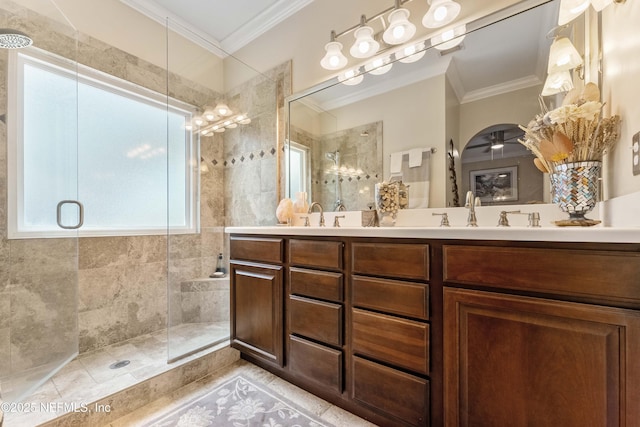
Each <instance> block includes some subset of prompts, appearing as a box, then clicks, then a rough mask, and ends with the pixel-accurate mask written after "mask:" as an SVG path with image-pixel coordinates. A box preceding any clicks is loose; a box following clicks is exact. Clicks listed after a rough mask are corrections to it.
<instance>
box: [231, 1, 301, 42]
mask: <svg viewBox="0 0 640 427" xmlns="http://www.w3.org/2000/svg"><path fill="white" fill-rule="evenodd" d="M312 2H313V0H278V1H277V2H276V3H274V4H273V5H272V6H270V7H268V8H267V9H266V10H264V11H263V12H261V13H260V14H259V15H257V16H256V17H255V18H253V19H252V20H250V21H249V22H247V23H246V24H244V25H243V26H242V27H240V28H238V29H237V30H236V31H234V32H233V33H231V35H229V36H228V37H226V38H225V39H223V40H222V41H221V46H222V49H224V50H225V51H226V52H228V53H230V54H232V53H234V52H236V51H238V50H240V49H241V48H243V47H244V46H246V45H247V44H249V43H250V42H252V41H253V40H255V39H256V38H258V37H260V36H261V35H262V34H264V33H266V32H267V31H269V30H270V29H272V28H273V27H275V26H276V25H278V24H279V23H281V22H282V21H284V20H285V19H287V18H288V17H290V16H291V15H294V14H295V13H296V12H298V11H299V10H301V9H302V8H304V7H305V6H308V5H309V4H311V3H312Z"/></svg>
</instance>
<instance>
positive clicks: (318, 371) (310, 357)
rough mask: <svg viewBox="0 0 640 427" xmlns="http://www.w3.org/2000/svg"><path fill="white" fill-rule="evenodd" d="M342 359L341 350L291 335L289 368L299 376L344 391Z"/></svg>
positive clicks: (333, 389)
mask: <svg viewBox="0 0 640 427" xmlns="http://www.w3.org/2000/svg"><path fill="white" fill-rule="evenodd" d="M342 361H343V357H342V351H340V350H334V349H332V348H329V347H325V346H323V345H320V344H316V343H313V342H311V341H307V340H305V339H302V338H299V337H295V336H293V335H291V336H289V370H290V371H291V373H293V374H295V375H297V376H301V377H304V378H307V379H309V380H311V381H314V382H316V383H319V384H321V385H323V386H325V387H328V388H329V389H330V390H332V391H334V392H336V393H342V389H343V385H342V383H343V379H342V371H343V369H342V363H343V362H342Z"/></svg>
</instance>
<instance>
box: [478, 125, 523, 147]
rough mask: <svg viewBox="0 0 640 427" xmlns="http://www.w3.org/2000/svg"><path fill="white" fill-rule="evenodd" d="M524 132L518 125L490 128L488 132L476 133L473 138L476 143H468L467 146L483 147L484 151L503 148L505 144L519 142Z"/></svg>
mask: <svg viewBox="0 0 640 427" xmlns="http://www.w3.org/2000/svg"><path fill="white" fill-rule="evenodd" d="M523 135H524V132H523V131H522V130H520V129H519V128H518V127H512V128H510V129H499V130H491V131H489V132H486V133H483V134H480V135H477V136H476V137H475V138H474V139H475V140H476V143H475V144H473V145H471V144H469V145H468V146H467V148H484V151H483V152H485V153H488V152H490V151H491V150H500V149H502V148H504V146H505V145H506V144H520V143H519V142H518V139H519V138H522V136H523Z"/></svg>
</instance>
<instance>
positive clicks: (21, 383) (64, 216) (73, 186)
mask: <svg viewBox="0 0 640 427" xmlns="http://www.w3.org/2000/svg"><path fill="white" fill-rule="evenodd" d="M30 7H32V8H33V10H34V11H36V12H37V13H33V11H26V9H25V8H24V7H23V6H20V5H18V4H17V3H15V2H12V1H7V0H0V12H1V13H0V27H11V28H16V27H17V28H18V29H20V28H28V29H30V31H32V34H28V35H29V37H30V38H31V39H33V44H34V46H36V47H43V46H46V45H47V44H48V43H49V40H50V39H51V34H50V33H49V31H50V30H49V28H50V27H51V21H52V20H53V21H56V25H57V31H59V32H63V33H65V34H66V35H67V37H68V38H67V39H66V41H65V43H66V45H65V46H62V47H61V49H62V50H64V51H65V56H66V58H65V60H66V61H68V63H69V64H70V65H71V67H72V71H71V72H70V73H66V74H65V73H58V74H56V73H53V74H50V75H48V74H46V73H44V72H43V70H42V69H40V68H38V67H37V66H33V64H29V63H26V62H24V61H23V59H24V58H23V57H21V56H20V53H24V52H33V51H37V50H38V49H34V48H27V49H20V50H12V51H7V50H4V49H0V59H2V60H1V61H0V63H1V64H2V67H1V68H0V74H3V76H2V78H3V81H5V80H6V81H8V85H7V88H6V90H5V88H4V87H3V88H2V90H1V91H0V98H2V102H1V103H2V104H3V105H8V108H7V112H8V114H7V115H3V116H2V122H1V123H0V128H1V129H0V130H1V132H0V144H2V145H3V147H2V149H1V152H2V153H5V152H7V153H8V154H7V155H6V156H4V155H3V156H0V170H2V180H3V186H4V185H5V184H6V187H7V192H6V193H5V192H3V193H2V195H0V198H1V199H2V200H1V207H0V215H2V218H1V222H0V223H2V224H7V225H8V226H7V227H2V229H1V230H0V258H1V262H0V398H1V399H2V400H3V401H5V402H17V401H20V400H22V399H24V398H25V397H26V396H28V395H30V394H31V393H32V392H33V391H35V390H36V389H37V388H38V387H39V386H40V385H42V384H43V383H45V382H46V381H47V380H48V379H49V378H50V377H51V376H53V374H55V373H56V372H57V371H58V370H60V369H61V368H62V367H63V366H64V365H65V364H66V363H68V362H69V361H71V360H72V359H73V358H75V357H76V356H77V354H78V232H77V230H76V227H77V226H78V225H80V223H81V222H82V221H81V219H82V212H81V205H80V204H79V203H78V202H76V200H77V192H78V190H77V189H78V186H77V105H78V102H77V72H76V71H74V70H76V64H77V63H76V56H75V55H76V52H77V44H76V32H75V29H74V28H71V27H70V25H69V23H68V21H67V20H66V19H65V18H64V17H63V16H61V14H60V12H59V11H58V9H57V8H56V7H55V5H54V4H53V3H52V2H50V1H48V0H41V1H34V2H31V3H30ZM45 17H46V18H45ZM3 21H7V22H3ZM23 56H24V55H23ZM53 82H55V83H56V84H55V85H54V84H52V83H53ZM34 124H37V125H34Z"/></svg>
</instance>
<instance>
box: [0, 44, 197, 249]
mask: <svg viewBox="0 0 640 427" xmlns="http://www.w3.org/2000/svg"><path fill="white" fill-rule="evenodd" d="M10 60H11V65H10V66H11V72H10V73H11V74H10V84H9V86H10V88H11V90H12V93H10V94H9V100H10V101H9V102H10V103H11V104H10V107H9V115H10V117H9V122H8V125H9V134H10V137H9V156H10V159H9V163H10V164H11V165H12V168H10V170H9V188H10V197H9V199H10V204H9V231H10V237H12V238H20V237H55V236H63V235H67V233H65V231H64V230H62V229H61V228H60V227H58V224H57V220H56V219H57V218H56V206H57V204H58V202H60V201H61V200H68V199H72V200H78V201H80V202H81V203H82V204H83V205H84V225H83V226H82V228H81V229H80V235H94V236H100V235H136V234H165V233H166V232H167V226H169V227H171V230H172V231H177V232H181V231H182V232H194V231H195V230H196V229H197V215H196V212H197V209H196V206H195V202H196V200H197V197H196V194H195V191H196V189H197V176H196V174H195V168H197V165H198V162H197V161H196V159H197V157H196V151H197V150H196V145H195V143H194V137H193V135H192V133H191V131H189V130H187V129H186V127H185V124H186V123H188V122H189V121H190V120H191V117H192V115H193V113H194V108H193V107H191V106H189V105H187V104H184V103H180V102H178V101H175V100H171V99H168V98H167V96H166V95H163V94H161V93H157V92H153V91H150V90H148V89H145V88H143V87H141V86H138V85H135V84H132V83H130V82H128V81H125V80H122V79H119V78H116V77H113V76H110V75H107V74H105V73H102V72H99V71H97V70H94V69H91V68H88V67H83V66H79V65H76V64H75V63H73V62H70V61H67V60H65V59H62V58H60V57H57V56H54V55H51V54H48V53H42V52H41V51H36V50H34V51H32V52H29V53H26V54H25V53H22V52H20V53H12V56H11V59H10ZM71 206H72V207H73V205H71ZM77 216H78V212H77V209H65V210H63V211H62V218H61V222H62V223H63V224H73V223H77Z"/></svg>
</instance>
